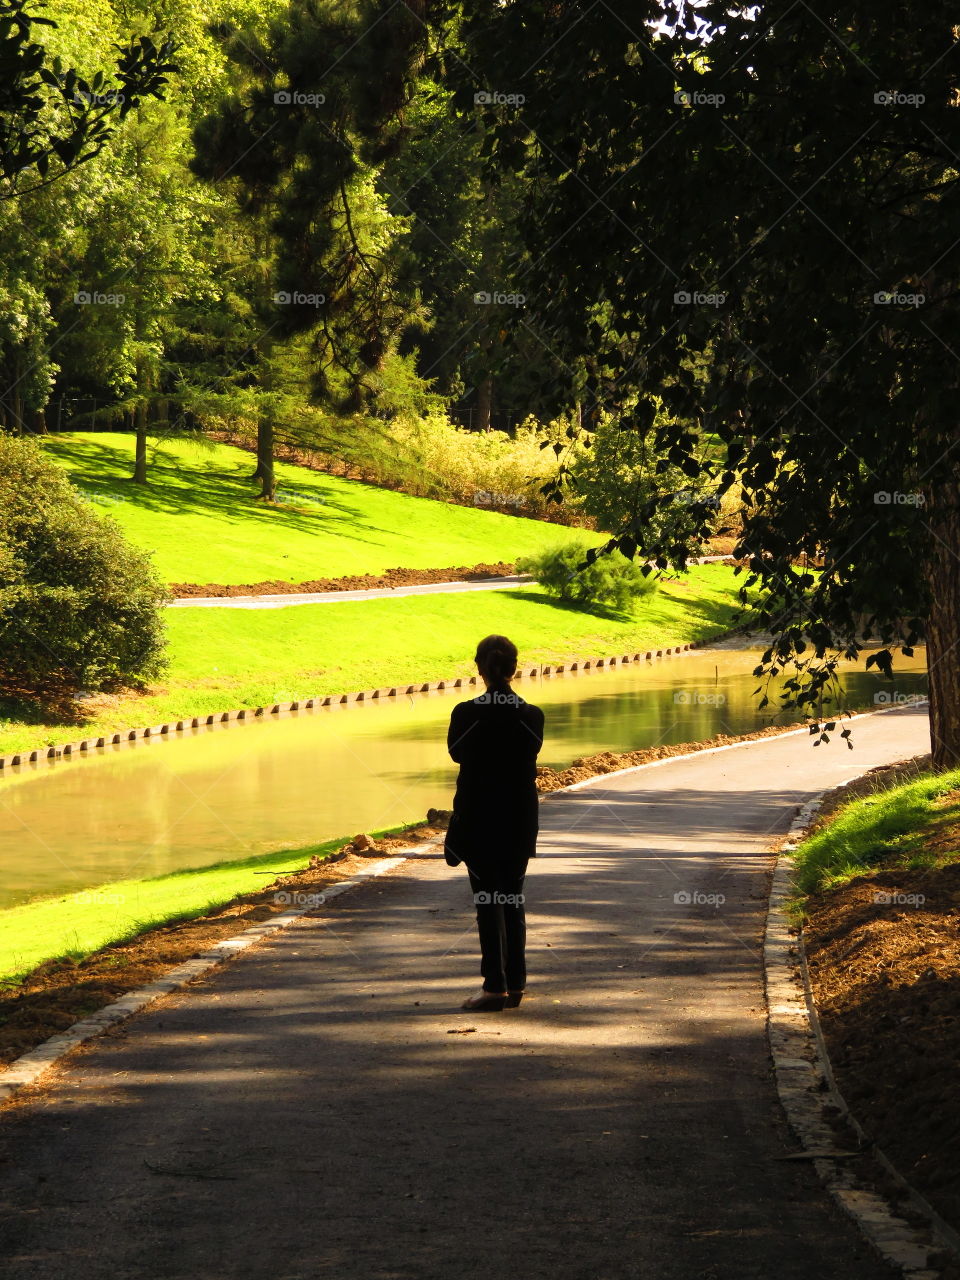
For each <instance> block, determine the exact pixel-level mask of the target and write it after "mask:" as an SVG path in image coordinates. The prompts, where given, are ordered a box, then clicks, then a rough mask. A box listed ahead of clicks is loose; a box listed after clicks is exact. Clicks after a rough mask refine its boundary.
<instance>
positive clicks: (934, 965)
mask: <svg viewBox="0 0 960 1280" xmlns="http://www.w3.org/2000/svg"><path fill="white" fill-rule="evenodd" d="M924 767H927V768H929V757H925V758H922V759H921V760H919V761H916V762H909V761H907V762H903V764H901V765H894V766H891V767H890V768H888V769H886V770H872V771H871V774H870V775H867V776H865V777H864V778H863V779H860V780H858V782H857V783H856V784H855V786H854V787H853V788H851V789H849V791H848V792H847V796H846V797H843V796H841V795H840V794H838V793H833V795H832V796H831V798H830V799H831V809H835V808H836V807H837V806H838V805H839V804H840V803H842V801H843V799H844V798H852V797H853V796H858V795H864V794H868V793H869V792H870V791H876V790H877V789H879V788H882V787H883V786H884V785H896V784H897V783H899V782H902V781H906V780H907V779H908V778H909V777H910V776H911V775H912V774H914V773H917V772H920V771H921V770H922V769H923V768H924ZM958 837H960V831H958V830H957V828H956V827H954V828H953V829H952V830H951V831H945V830H944V829H943V828H940V829H939V830H937V831H936V832H932V833H931V847H932V848H934V849H935V850H936V852H937V854H938V857H939V858H941V859H944V858H949V857H950V854H951V849H949V848H948V846H950V845H952V852H953V856H954V857H956V858H958V859H960V853H957V850H958V849H960V839H958ZM878 895H885V896H886V897H887V898H888V899H892V901H890V900H888V901H883V900H881V901H877V896H878ZM805 910H806V915H807V919H806V922H805V925H804V943H805V949H806V953H807V962H808V966H809V970H810V980H811V985H812V988H813V992H814V997H815V999H816V1002H817V1009H818V1012H819V1015H820V1021H821V1024H822V1027H823V1032H824V1037H825V1039H826V1042H827V1048H828V1051H829V1054H830V1059H831V1062H832V1065H833V1070H834V1073H835V1076H836V1080H837V1084H838V1086H839V1089H840V1092H841V1094H842V1095H843V1097H844V1099H845V1100H846V1102H847V1105H848V1106H849V1107H850V1110H851V1111H852V1113H853V1114H854V1116H855V1117H856V1118H857V1120H858V1121H859V1122H860V1124H861V1125H862V1126H863V1128H864V1130H865V1131H866V1132H867V1134H868V1135H869V1136H870V1137H871V1138H872V1139H873V1140H874V1141H875V1142H876V1144H877V1146H878V1147H879V1148H880V1150H882V1151H883V1152H884V1153H885V1155H886V1156H887V1157H888V1158H889V1159H890V1160H891V1161H892V1162H893V1164H894V1165H895V1166H896V1168H897V1169H898V1170H899V1172H900V1173H901V1174H902V1176H903V1177H904V1178H906V1180H907V1181H908V1182H909V1183H910V1184H911V1185H912V1186H914V1187H915V1188H916V1189H917V1190H918V1191H919V1192H920V1193H921V1194H922V1195H924V1196H926V1198H927V1199H928V1200H929V1201H930V1203H931V1204H932V1205H933V1206H934V1208H936V1209H937V1211H938V1212H939V1213H940V1214H941V1215H942V1216H943V1217H944V1218H945V1219H946V1220H947V1221H948V1222H949V1223H951V1224H952V1225H953V1226H954V1227H958V1228H960V1090H958V1088H957V1068H958V1064H960V860H958V861H946V862H943V863H942V864H941V865H937V866H932V867H923V868H917V869H891V870H883V871H878V872H873V873H871V874H869V875H864V876H858V877H857V878H856V879H854V880H852V881H850V882H848V883H847V884H845V885H843V886H841V887H839V888H836V889H832V890H829V891H827V892H825V893H822V894H817V895H814V896H812V897H810V898H809V899H808V900H807V903H806V908H805Z"/></svg>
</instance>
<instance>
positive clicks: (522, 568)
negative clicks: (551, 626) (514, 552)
mask: <svg viewBox="0 0 960 1280" xmlns="http://www.w3.org/2000/svg"><path fill="white" fill-rule="evenodd" d="M586 554H587V548H586V547H585V546H583V545H582V544H581V543H579V542H567V543H565V544H563V545H562V546H558V547H554V548H553V549H552V550H550V551H544V552H542V553H541V554H540V555H535V556H527V557H525V558H523V559H521V560H519V561H518V562H517V571H518V572H519V573H531V574H533V576H534V577H535V578H536V580H537V582H538V583H539V584H540V586H541V587H543V588H544V590H546V591H549V592H551V593H552V594H554V595H558V596H559V597H560V599H561V600H567V601H570V602H571V603H573V604H578V605H581V606H584V607H588V606H590V605H606V606H608V607H610V608H612V609H616V610H618V611H619V612H620V613H630V612H632V610H633V607H634V604H635V603H636V601H637V600H638V599H639V597H640V596H644V595H648V594H649V593H650V592H652V591H654V590H655V588H656V583H655V581H654V579H653V577H652V576H650V575H645V574H644V573H643V570H642V569H641V567H640V565H639V564H638V563H637V561H636V560H628V559H627V557H626V556H625V555H623V554H622V553H621V552H620V551H612V552H610V553H609V554H607V555H602V556H598V557H597V558H596V560H594V562H593V564H590V565H586V567H583V566H584V561H585V559H586Z"/></svg>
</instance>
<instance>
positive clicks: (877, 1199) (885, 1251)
mask: <svg viewBox="0 0 960 1280" xmlns="http://www.w3.org/2000/svg"><path fill="white" fill-rule="evenodd" d="M862 776H863V775H862V774H855V775H854V777H852V778H847V779H846V781H845V782H841V783H838V784H837V786H840V787H843V786H847V785H848V784H849V783H851V782H854V781H855V780H856V778H859V777H862ZM834 790H836V787H828V788H825V789H824V790H823V791H820V792H818V793H817V794H816V795H814V796H813V797H812V798H811V799H810V800H808V801H807V803H806V804H804V805H801V806H800V808H799V810H798V812H797V814H796V816H795V818H794V819H793V822H792V823H791V825H790V828H789V830H788V832H787V836H786V840H785V841H784V843H783V845H782V846H781V848H780V850H779V852H778V853H777V855H776V863H775V865H774V870H773V879H772V882H771V886H770V897H769V900H768V905H767V922H766V930H765V934H764V944H763V977H764V988H765V993H766V1000H767V1040H768V1043H769V1047H770V1055H771V1058H772V1060H773V1068H774V1078H775V1081H776V1086H777V1093H778V1095H779V1098H780V1103H781V1106H782V1107H783V1110H784V1113H785V1114H786V1118H787V1122H788V1124H789V1126H790V1128H791V1130H792V1131H793V1133H794V1134H795V1135H796V1137H797V1138H798V1139H799V1141H800V1144H801V1146H802V1148H803V1150H804V1151H806V1152H816V1151H835V1150H836V1149H837V1140H836V1135H835V1133H834V1130H833V1128H832V1127H831V1125H830V1124H829V1122H828V1118H827V1115H828V1108H832V1109H833V1111H834V1112H837V1113H839V1114H841V1115H842V1116H843V1117H844V1119H845V1120H847V1121H848V1123H850V1124H851V1125H852V1127H853V1128H854V1129H855V1131H856V1132H857V1134H858V1137H859V1138H860V1140H861V1142H863V1143H864V1145H865V1146H866V1144H867V1143H869V1139H868V1138H867V1136H866V1134H865V1133H864V1131H863V1130H862V1128H861V1127H860V1125H859V1124H858V1122H857V1121H856V1118H855V1117H854V1116H853V1115H852V1113H851V1112H850V1110H849V1108H848V1106H847V1104H846V1102H845V1101H844V1099H843V1096H842V1095H841V1093H840V1091H839V1089H838V1088H837V1084H836V1081H835V1079H834V1076H833V1070H832V1068H831V1065H830V1060H829V1057H828V1055H827V1049H826V1044H825V1042H824V1039H823V1035H822V1032H821V1030H820V1023H819V1018H818V1016H817V1012H816V1006H815V1004H814V1003H813V997H812V992H811V990H810V983H809V976H808V972H807V962H806V954H805V951H804V946H803V934H802V931H798V930H797V929H796V926H795V925H794V923H793V921H792V920H791V918H790V916H789V914H788V911H787V903H788V901H789V900H790V897H791V891H792V886H793V876H794V859H793V853H794V851H795V850H796V848H797V847H798V845H799V844H800V843H801V842H802V840H803V838H804V836H805V834H806V832H807V830H808V829H809V827H810V826H811V824H812V822H813V820H814V818H815V816H816V814H817V813H818V812H819V810H820V808H821V806H822V804H823V800H824V797H825V796H826V795H827V794H828V793H829V792H830V791H834ZM869 1154H870V1156H871V1157H872V1158H874V1159H875V1160H877V1161H878V1162H879V1163H880V1164H881V1165H882V1166H883V1168H884V1170H885V1171H886V1173H887V1174H888V1175H889V1176H890V1177H891V1179H892V1180H893V1181H894V1182H895V1183H896V1185H897V1186H898V1187H899V1188H900V1190H901V1191H902V1192H903V1194H904V1197H905V1198H906V1199H907V1200H908V1202H909V1204H910V1208H911V1209H912V1211H913V1212H914V1213H915V1214H917V1215H918V1216H920V1217H921V1218H922V1219H924V1221H923V1223H922V1225H920V1226H911V1225H910V1223H908V1222H907V1221H906V1219H904V1218H902V1217H900V1216H899V1214H898V1213H897V1211H896V1209H895V1208H894V1206H893V1204H892V1203H891V1202H890V1201H889V1200H888V1199H887V1198H886V1197H884V1196H883V1195H881V1194H880V1193H879V1192H878V1191H877V1190H876V1188H875V1187H874V1186H872V1185H871V1184H870V1183H869V1182H866V1181H864V1180H863V1179H861V1178H859V1177H858V1176H857V1175H856V1174H855V1173H854V1172H853V1170H852V1169H851V1168H850V1167H848V1166H847V1164H846V1162H845V1161H843V1160H838V1159H835V1158H829V1157H824V1158H821V1159H817V1158H815V1157H814V1158H813V1159H812V1160H811V1164H812V1165H813V1167H814V1169H815V1170H816V1171H817V1174H818V1176H819V1178H820V1182H821V1184H822V1185H823V1186H824V1187H825V1188H826V1190H827V1191H829V1193H830V1195H831V1196H832V1197H833V1199H834V1201H835V1202H836V1203H837V1204H838V1205H839V1207H840V1208H841V1209H842V1210H843V1212H844V1213H845V1214H846V1215H847V1216H848V1217H850V1218H852V1219H853V1220H854V1222H855V1223H856V1224H857V1226H858V1228H859V1229H860V1231H861V1233H862V1235H863V1236H864V1238H865V1239H866V1240H867V1242H868V1243H869V1244H870V1245H871V1247H872V1248H873V1250H874V1251H875V1252H876V1253H877V1254H879V1255H880V1257H881V1258H883V1260H884V1261H885V1262H887V1263H889V1264H890V1265H892V1266H893V1267H895V1268H897V1269H898V1270H899V1271H900V1272H901V1273H902V1274H903V1275H904V1276H906V1277H908V1278H909V1280H938V1278H939V1277H940V1274H941V1272H940V1269H939V1267H938V1264H937V1255H940V1257H941V1258H942V1256H943V1255H944V1254H945V1253H946V1254H950V1255H953V1256H954V1257H955V1258H958V1257H960V1238H958V1236H957V1233H956V1232H954V1231H953V1229H952V1228H951V1227H950V1226H949V1225H948V1224H947V1223H945V1222H944V1221H943V1219H942V1218H941V1217H940V1215H939V1214H937V1212H936V1211H935V1210H934V1208H933V1207H932V1205H930V1204H928V1203H927V1201H926V1200H925V1199H924V1198H923V1197H922V1196H921V1195H920V1194H919V1192H917V1191H915V1190H914V1188H913V1187H911V1186H910V1184H909V1183H908V1182H907V1181H906V1179H905V1178H904V1177H903V1176H902V1175H901V1174H900V1173H899V1172H898V1170H897V1169H896V1168H895V1166H894V1165H893V1164H891V1162H890V1161H889V1160H888V1159H887V1157H886V1156H884V1154H883V1153H882V1152H881V1151H880V1150H879V1149H878V1148H877V1147H876V1145H875V1144H871V1145H870V1146H869Z"/></svg>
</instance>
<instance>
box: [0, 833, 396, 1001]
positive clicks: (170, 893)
mask: <svg viewBox="0 0 960 1280" xmlns="http://www.w3.org/2000/svg"><path fill="white" fill-rule="evenodd" d="M375 834H377V835H383V834H386V833H385V832H377V833H375ZM345 838H349V837H345ZM345 838H341V839H339V840H329V841H327V842H326V843H324V844H315V845H310V846H308V847H306V848H302V849H289V850H282V851H280V852H277V853H268V854H261V855H259V856H258V857H255V858H244V859H242V860H241V861H239V862H221V863H217V864H216V865H214V866H210V867H201V868H199V869H197V870H195V871H175V872H172V873H171V874H170V875H166V876H157V877H155V878H153V879H147V880H117V881H115V882H114V883H112V884H103V885H98V886H97V888H96V889H87V890H82V891H81V892H79V893H70V894H66V895H64V896H61V897H57V898H41V899H39V900H38V901H36V902H28V903H25V904H24V905H23V906H22V907H10V908H8V909H7V910H5V911H0V984H6V983H10V982H14V981H16V980H17V979H18V978H21V977H23V975H24V974H26V973H29V972H30V970H31V969H34V968H36V966H37V965H38V964H43V963H44V961H46V960H52V959H61V958H64V957H69V958H72V959H75V960H79V959H81V958H82V957H83V956H86V955H89V954H90V953H91V952H92V951H96V950H98V949H99V948H100V947H105V946H109V945H110V944H112V943H117V942H123V941H125V940H126V939H128V938H132V937H135V936H136V935H137V934H140V933H143V932H144V931H145V930H147V929H150V928H153V927H155V926H156V925H158V924H169V923H172V922H174V921H176V920H190V919H192V918H193V917H195V916H200V915H203V914H204V913H205V912H207V911H211V910H213V909H214V908H216V907H221V906H223V905H224V904H225V903H228V902H231V901H232V900H233V899H234V898H236V897H238V896H239V895H241V894H245V893H254V892H257V891H260V890H262V889H263V888H264V886H265V885H268V884H270V883H271V881H272V880H274V879H276V877H277V876H280V875H289V874H290V873H291V872H292V871H300V870H302V869H303V868H304V867H306V866H307V865H308V864H309V862H310V859H311V857H312V856H313V855H314V854H318V855H320V856H323V855H324V854H329V853H332V852H333V851H334V850H335V849H338V848H339V847H340V846H341V845H342V844H343V843H344V839H345ZM294 892H295V891H294ZM284 904H285V905H284V906H283V909H284V910H286V909H287V906H298V905H307V904H305V903H302V902H301V901H300V899H296V900H292V901H291V902H289V903H286V900H284Z"/></svg>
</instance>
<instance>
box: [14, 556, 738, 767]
mask: <svg viewBox="0 0 960 1280" xmlns="http://www.w3.org/2000/svg"><path fill="white" fill-rule="evenodd" d="M741 581H742V579H740V578H735V577H734V573H733V568H732V566H730V565H718V564H713V565H696V566H694V567H693V568H691V570H690V572H689V574H688V575H686V576H685V577H684V578H682V579H679V580H675V581H667V582H663V583H661V585H660V587H659V589H658V590H657V591H656V592H655V593H653V594H651V595H648V596H645V597H643V598H642V599H641V600H640V602H639V604H638V606H637V611H636V616H634V617H626V616H623V615H616V614H602V613H584V612H582V611H580V610H577V609H573V608H570V607H568V606H565V605H561V604H559V603H557V602H556V601H555V600H553V599H552V598H551V597H549V596H547V595H546V594H544V593H543V592H541V591H540V590H539V589H528V588H521V589H517V590H512V591H483V592H472V593H463V594H450V595H428V596H400V597H398V598H396V599H382V600H362V601H360V600H351V601H343V602H342V603H341V602H335V603H332V604H312V605H296V606H292V607H290V608H285V609H263V610H252V609H229V608H212V609H207V608H188V609H179V608H178V609H171V610H169V611H168V613H167V627H168V632H169V643H170V660H171V665H170V670H169V672H168V675H167V677H166V680H165V682H164V684H162V685H159V686H157V687H155V688H153V689H151V690H150V691H148V692H147V693H145V694H143V695H137V694H133V693H126V694H123V695H120V696H116V697H106V696H99V695H98V696H97V697H96V698H93V699H91V700H90V701H89V702H86V703H84V704H83V706H84V708H85V716H86V718H85V719H84V720H83V721H82V723H80V724H78V723H77V722H74V723H64V722H63V721H60V722H51V721H50V720H49V718H46V717H45V715H44V712H43V711H42V709H36V710H35V711H33V712H32V713H29V714H28V713H26V712H25V709H24V708H23V707H9V706H8V707H6V708H4V707H2V706H0V715H5V716H6V717H7V718H6V719H5V720H0V754H6V753H8V752H11V751H19V750H22V749H23V748H25V747H32V746H37V745H39V744H43V743H59V742H65V741H73V740H75V739H77V738H78V737H83V736H86V735H88V734H90V733H94V732H96V733H101V732H106V731H108V730H110V731H114V730H117V729H122V728H126V727H133V726H137V725H147V724H159V723H162V722H164V721H167V720H176V719H179V718H181V717H183V716H187V715H200V714H209V713H210V712H214V711H223V710H227V709H229V708H231V707H248V706H249V707H252V706H262V705H263V704H264V703H271V702H277V701H284V702H286V701H292V700H293V699H295V698H296V699H301V698H306V697H310V696H312V695H315V694H326V693H342V692H347V691H349V690H354V689H371V688H378V687H381V686H384V685H391V684H400V683H404V682H412V681H415V680H421V681H425V680H441V679H445V678H447V677H456V676H458V675H470V674H473V673H474V671H475V668H474V667H473V663H472V658H473V652H474V649H475V647H476V642H477V641H478V640H479V639H480V638H481V637H482V636H484V635H487V634H489V633H490V632H500V633H503V634H506V635H508V636H510V638H511V639H512V640H513V641H514V643H515V644H516V645H517V646H518V648H519V649H520V654H521V659H522V661H524V662H527V663H533V662H561V661H564V660H565V659H571V658H574V657H587V656H591V655H599V654H607V653H626V652H628V651H633V650H635V649H640V648H645V647H650V646H662V645H667V644H676V643H682V642H685V641H692V640H696V639H700V638H702V637H704V636H710V635H714V634H716V633H717V632H719V631H722V630H724V629H725V628H727V627H728V626H729V625H730V622H731V620H732V618H733V615H734V612H735V607H736V599H735V597H736V591H737V588H738V586H739V583H740V582H741Z"/></svg>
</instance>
